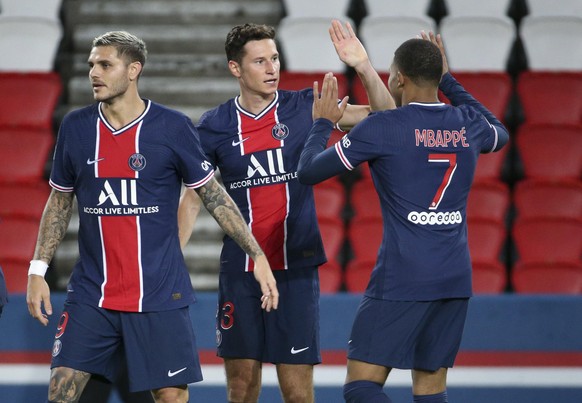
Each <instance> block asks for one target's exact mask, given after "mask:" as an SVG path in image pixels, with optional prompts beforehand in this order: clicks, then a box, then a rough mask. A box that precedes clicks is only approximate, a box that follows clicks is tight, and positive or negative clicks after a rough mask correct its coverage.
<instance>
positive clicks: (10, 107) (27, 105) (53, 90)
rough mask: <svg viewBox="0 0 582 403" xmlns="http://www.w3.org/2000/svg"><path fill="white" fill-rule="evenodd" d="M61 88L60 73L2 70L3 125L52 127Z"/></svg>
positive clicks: (0, 104)
mask: <svg viewBox="0 0 582 403" xmlns="http://www.w3.org/2000/svg"><path fill="white" fill-rule="evenodd" d="M1 40H2V39H0V41H1ZM0 59H1V60H4V56H3V57H2V58H0ZM0 63H1V62H0ZM61 91H62V85H61V80H60V77H59V76H58V75H57V74H56V73H39V74H32V73H30V74H20V73H0V94H9V96H2V97H1V98H0V128H2V127H30V128H44V129H50V128H52V124H53V113H54V111H55V108H56V105H57V102H58V100H59V97H60V94H61Z"/></svg>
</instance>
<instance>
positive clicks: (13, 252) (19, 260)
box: [0, 217, 38, 293]
mask: <svg viewBox="0 0 582 403" xmlns="http://www.w3.org/2000/svg"><path fill="white" fill-rule="evenodd" d="M37 234H38V222H36V221H32V220H29V219H19V218H6V217H2V218H0V256H1V257H2V268H3V271H4V275H5V277H6V285H7V287H8V292H10V293H14V292H26V283H27V277H28V276H27V275H26V272H27V268H28V265H29V261H30V259H32V256H33V252H34V247H35V245H36V238H37Z"/></svg>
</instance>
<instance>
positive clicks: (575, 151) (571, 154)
mask: <svg viewBox="0 0 582 403" xmlns="http://www.w3.org/2000/svg"><path fill="white" fill-rule="evenodd" d="M515 137H516V143H515V144H516V147H517V153H518V155H519V162H521V164H522V170H523V175H524V176H525V178H526V179H554V180H555V179H574V180H579V179H580V178H581V177H582V125H551V124H539V125H533V124H524V125H521V126H520V127H519V129H518V132H517V134H516V136H515Z"/></svg>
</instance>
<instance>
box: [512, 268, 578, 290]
mask: <svg viewBox="0 0 582 403" xmlns="http://www.w3.org/2000/svg"><path fill="white" fill-rule="evenodd" d="M511 283H512V285H513V289H514V291H515V292H517V293H519V294H578V295H580V294H582V263H580V262H571V263H555V264H552V263H550V264H536V263H530V264H517V265H516V266H515V268H514V269H513V271H512V273H511Z"/></svg>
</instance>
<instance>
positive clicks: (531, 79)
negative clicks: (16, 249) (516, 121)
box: [516, 71, 582, 124]
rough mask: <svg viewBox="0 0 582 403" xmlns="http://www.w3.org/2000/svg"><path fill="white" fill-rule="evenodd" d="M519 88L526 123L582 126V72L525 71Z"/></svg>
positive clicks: (519, 81)
mask: <svg viewBox="0 0 582 403" xmlns="http://www.w3.org/2000/svg"><path fill="white" fill-rule="evenodd" d="M516 89H517V95H518V98H519V101H520V104H521V107H522V109H523V118H524V120H525V123H553V124H563V123H582V95H581V94H582V72H577V73H574V72H553V73H552V72H533V71H525V72H523V73H521V74H520V75H519V77H518V81H517V88H516Z"/></svg>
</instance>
